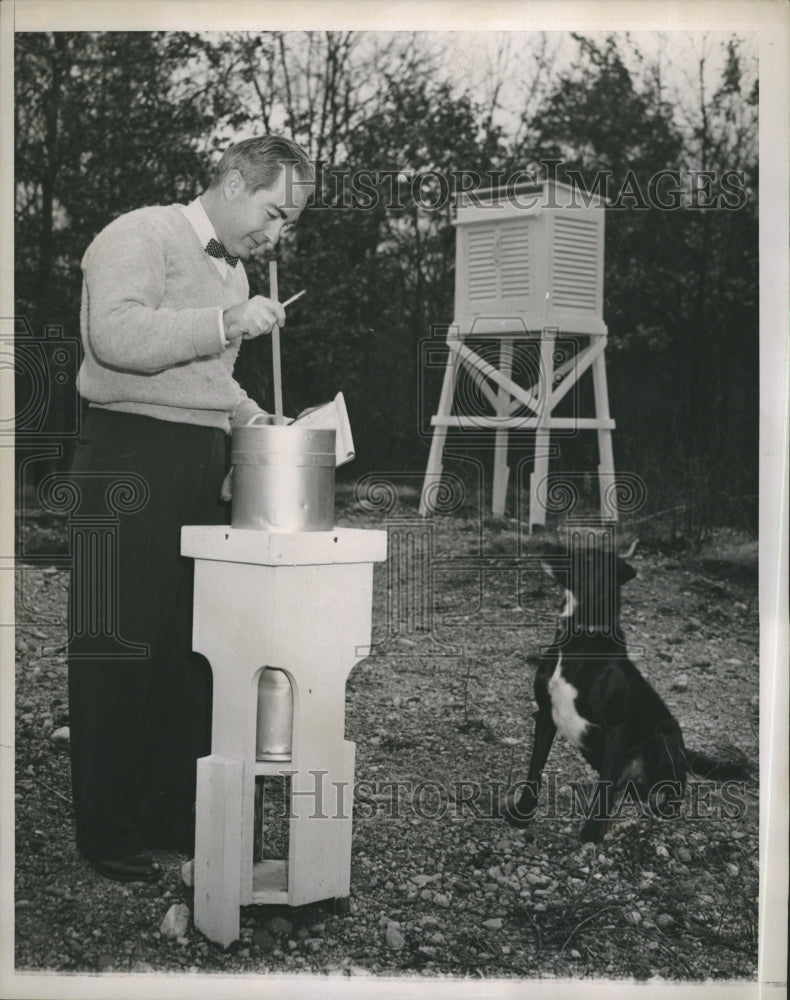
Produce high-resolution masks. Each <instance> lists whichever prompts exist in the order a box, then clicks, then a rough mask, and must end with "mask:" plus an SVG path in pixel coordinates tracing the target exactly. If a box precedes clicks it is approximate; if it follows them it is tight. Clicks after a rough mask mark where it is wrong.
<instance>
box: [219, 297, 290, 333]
mask: <svg viewBox="0 0 790 1000" xmlns="http://www.w3.org/2000/svg"><path fill="white" fill-rule="evenodd" d="M222 323H223V326H224V329H225V336H226V337H227V338H228V340H236V339H237V338H238V337H242V336H243V337H244V338H245V339H248V338H251V337H260V335H261V334H262V333H271V331H272V327H273V326H275V325H279V326H283V324H284V323H285V310H284V309H283V307H282V306H281V305H280V303H279V302H275V300H274V299H267V298H265V297H264V296H263V295H255V296H254V297H253V298H251V299H248V300H247V301H246V302H240V303H239V304H238V305H237V306H231V307H230V309H225V311H224V312H223V313H222Z"/></svg>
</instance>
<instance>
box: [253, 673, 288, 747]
mask: <svg viewBox="0 0 790 1000" xmlns="http://www.w3.org/2000/svg"><path fill="white" fill-rule="evenodd" d="M293 718H294V696H293V690H292V688H291V682H290V680H289V679H288V674H286V673H285V671H284V670H276V669H275V668H274V667H266V668H265V669H264V670H262V671H261V676H260V680H259V681H258V719H257V724H256V730H255V757H256V759H257V760H290V759H291V739H292V735H293Z"/></svg>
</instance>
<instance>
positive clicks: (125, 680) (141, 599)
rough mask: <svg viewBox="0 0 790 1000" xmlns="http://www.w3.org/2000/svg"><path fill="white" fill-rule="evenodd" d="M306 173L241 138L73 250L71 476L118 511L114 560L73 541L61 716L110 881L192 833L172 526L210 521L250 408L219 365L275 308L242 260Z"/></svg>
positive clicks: (95, 502) (204, 670) (188, 654)
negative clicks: (179, 194)
mask: <svg viewBox="0 0 790 1000" xmlns="http://www.w3.org/2000/svg"><path fill="white" fill-rule="evenodd" d="M312 185H313V168H312V164H311V163H310V161H309V160H308V159H307V156H306V154H305V152H304V150H302V149H301V148H300V147H299V146H297V145H296V144H294V143H292V142H290V141H289V140H286V139H283V138H279V137H272V136H268V137H263V138H253V139H247V140H245V141H243V142H240V143H238V144H236V145H234V146H231V147H230V149H228V150H227V151H226V153H225V154H224V156H223V157H222V159H221V160H220V162H219V164H218V166H217V168H216V170H215V173H214V176H213V178H212V182H211V185H210V186H209V188H208V189H207V190H206V191H205V192H204V193H203V194H202V195H201V196H200V197H199V198H197V199H196V200H195V201H193V202H192V203H191V204H190V205H187V206H183V205H168V206H157V207H149V208H142V209H138V210H136V211H133V212H130V213H128V214H126V215H124V216H121V217H120V218H118V219H116V220H115V221H114V222H112V223H111V224H110V225H109V226H107V228H106V229H104V230H103V231H102V232H101V233H100V234H99V235H98V236H97V237H96V239H95V240H94V241H93V242H92V243H91V245H90V246H89V248H88V250H87V252H86V253H85V256H84V258H83V262H82V268H83V279H84V280H83V296H82V309H81V330H82V339H83V347H84V352H85V353H84V360H83V363H82V366H81V368H80V372H79V377H78V389H79V392H80V394H81V395H82V396H83V397H84V398H85V399H86V400H87V401H88V403H89V410H88V416H87V419H86V422H85V426H84V430H83V434H82V437H81V439H80V440H79V442H78V444H77V448H76V451H75V456H74V461H73V465H72V476H73V481H74V484H75V486H76V487H77V488H78V489H79V491H80V506H79V509H78V513H79V516H80V517H81V518H82V519H83V522H85V523H87V522H86V521H85V519H87V520H88V521H90V520H91V518H93V521H94V522H96V519H97V518H98V519H101V518H102V516H104V517H105V518H106V517H107V508H108V505H109V506H110V509H111V514H114V515H115V517H116V521H115V522H113V523H114V525H115V528H114V531H115V534H114V536H113V537H114V542H113V545H114V549H113V551H112V558H110V559H109V560H108V558H107V557H106V555H105V556H104V557H102V556H100V555H98V554H97V553H96V552H93V553H92V550H91V547H90V543H89V542H88V541H84V543H82V549H81V552H80V554H79V556H80V557H79V558H77V555H76V554H75V570H74V573H73V577H72V587H71V594H70V639H69V722H70V729H71V761H72V788H73V797H74V809H75V816H76V832H77V846H78V848H79V850H80V852H81V853H82V854H83V856H84V857H86V858H87V859H89V860H90V861H91V863H92V864H93V866H94V868H96V869H97V870H98V871H99V872H101V873H102V874H103V875H106V876H107V877H109V878H114V879H118V880H122V881H132V880H141V881H153V880H155V879H156V878H157V877H158V875H159V869H158V866H157V865H156V863H155V862H154V861H153V859H152V858H151V856H150V854H148V853H147V851H146V848H150V847H163V848H178V849H182V850H186V851H190V850H191V849H192V847H193V843H194V808H193V803H194V800H195V780H196V760H197V758H198V757H200V756H203V755H205V754H207V753H209V752H210V718H211V673H210V668H209V666H208V665H207V664H206V663H205V662H204V661H202V659H201V658H200V657H198V656H196V655H195V654H193V653H192V650H191V645H192V644H191V604H192V596H191V571H192V567H191V563H190V562H189V560H186V559H183V558H181V556H180V553H179V546H180V529H181V526H182V525H184V524H216V523H222V522H223V521H224V520H225V508H224V507H223V506H222V505H221V503H220V499H219V496H220V488H221V485H222V480H223V477H224V476H225V473H226V471H227V451H228V449H227V443H228V437H229V434H230V432H231V429H232V428H233V427H234V426H237V425H240V424H244V423H246V422H247V421H248V420H249V419H250V418H251V417H252V416H254V415H255V414H256V413H260V412H262V411H261V409H260V407H258V405H257V404H256V403H255V402H254V401H253V400H252V399H250V398H249V397H248V396H247V395H246V394H245V393H244V392H243V390H242V389H241V387H240V386H239V385H238V383H237V382H236V381H235V379H234V378H233V367H234V363H235V361H236V356H237V354H238V350H239V345H240V342H241V339H242V338H243V337H245V338H248V337H257V336H260V335H261V334H265V333H269V332H270V331H271V329H272V327H273V326H274V325H275V324H283V323H284V322H285V314H284V311H283V309H282V306H281V305H280V304H279V302H276V301H274V300H272V299H270V298H266V297H264V296H261V295H256V296H254V297H253V298H250V297H249V286H248V282H247V277H246V274H245V271H244V266H243V264H242V263H241V261H242V260H246V259H248V258H249V257H251V256H253V255H255V254H263V253H265V252H266V251H268V250H270V249H271V248H272V247H274V246H275V245H276V244H277V242H278V241H279V239H280V237H281V235H282V234H283V232H284V231H286V230H287V229H288V228H289V227H290V226H292V225H293V224H294V223H295V222H296V221H297V219H298V218H299V216H300V215H301V213H302V211H303V210H304V207H305V205H306V202H307V200H308V197H309V194H310V191H311V189H312ZM75 537H79V535H78V534H77V535H75ZM84 537H85V538H87V535H84ZM75 548H76V544H75ZM97 551H98V550H97ZM108 567H110V569H109V570H108ZM108 572H109V573H110V575H111V576H112V577H113V579H110V580H109V581H108V580H106V579H105V577H106V574H107V573H108ZM102 574H104V576H103V575H102Z"/></svg>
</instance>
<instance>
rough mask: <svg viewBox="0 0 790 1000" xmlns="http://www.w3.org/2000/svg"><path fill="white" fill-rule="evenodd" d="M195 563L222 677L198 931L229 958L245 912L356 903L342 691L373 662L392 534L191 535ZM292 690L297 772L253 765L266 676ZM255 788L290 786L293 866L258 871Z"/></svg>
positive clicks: (214, 530) (222, 531) (203, 806)
mask: <svg viewBox="0 0 790 1000" xmlns="http://www.w3.org/2000/svg"><path fill="white" fill-rule="evenodd" d="M181 552H182V554H183V555H185V556H191V557H192V558H193V559H194V560H195V596H194V626H193V645H194V648H195V650H196V651H197V652H200V653H202V654H203V655H204V656H205V657H206V658H207V660H208V661H209V663H210V664H211V668H212V671H213V677H214V691H213V718H212V736H211V755H210V756H209V757H203V758H201V759H200V760H199V761H198V781H197V821H196V830H195V906H194V920H195V926H196V927H197V928H198V929H199V930H200V931H202V932H203V933H204V934H205V935H206V936H207V937H208V938H210V939H211V940H212V941H216V942H218V943H219V944H221V945H222V946H223V947H227V946H228V945H229V944H231V943H232V942H233V941H235V940H236V939H237V938H238V937H239V907H240V906H245V905H248V904H250V903H269V904H283V903H284V904H288V905H290V906H301V905H303V904H305V903H311V902H316V901H318V900H325V899H335V900H341V901H342V900H346V899H347V898H348V895H349V888H350V871H351V816H352V808H353V793H354V751H355V746H354V744H353V743H351V742H349V741H348V740H346V739H344V731H345V686H346V679H347V678H348V675H349V673H350V671H351V668H352V667H353V666H354V664H356V663H358V662H359V661H360V660H361V659H364V657H365V656H367V655H368V652H369V646H370V633H371V611H372V590H373V564H374V563H375V562H381V561H383V560H384V559H386V554H387V533H386V531H367V530H359V529H350V528H335V529H334V530H333V531H320V532H298V533H293V534H270V533H269V532H264V531H250V530H242V529H239V528H230V527H224V526H221V525H220V526H213V525H212V526H188V527H185V528H183V529H182V532H181ZM265 667H275V668H279V669H280V670H284V671H285V672H286V673H287V675H288V677H289V679H290V681H291V686H292V689H293V697H294V709H293V737H292V757H291V760H290V761H287V762H283V761H277V762H274V761H256V759H255V727H256V714H257V700H258V680H259V677H260V673H261V670H263V669H264V668H265ZM256 775H268V776H277V775H287V776H290V778H291V796H290V818H289V820H288V831H289V837H288V857H287V859H285V858H283V859H281V860H266V861H259V862H254V860H253V836H254V818H253V815H254V798H255V778H256Z"/></svg>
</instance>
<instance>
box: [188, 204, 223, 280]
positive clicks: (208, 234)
mask: <svg viewBox="0 0 790 1000" xmlns="http://www.w3.org/2000/svg"><path fill="white" fill-rule="evenodd" d="M180 208H181V211H182V212H183V213H184V215H185V216H186V217H187V219H188V220H189V223H190V225H191V226H192V228H193V229H194V230H195V233H196V234H197V238H198V239H199V240H200V245H201V246H202V247H203V249H204V250H205V248H206V244H207V243H208V241H209V240H216V239H217V234H216V231H215V230H214V226H213V225H212V224H211V219H209V217H208V215H207V214H206V210H205V208H203V202H202V201H201V200H200V197H197V198H195V200H194V201H191V202H190V203H189V204H188V205H181V206H180ZM210 259H211V260H212V261H213V262H214V264H215V265H216V268H217V270H218V271H219V273H220V274H221V275H223V276H224V275H226V274H228V273H229V272H230V271H231V267H230V265H229V264H228V262H227V261H226V260H225V258H224V257H211V258H210Z"/></svg>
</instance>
